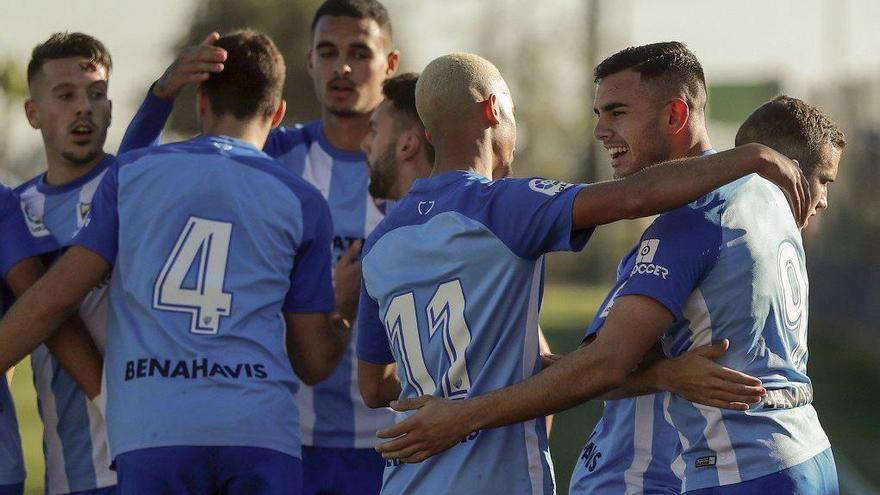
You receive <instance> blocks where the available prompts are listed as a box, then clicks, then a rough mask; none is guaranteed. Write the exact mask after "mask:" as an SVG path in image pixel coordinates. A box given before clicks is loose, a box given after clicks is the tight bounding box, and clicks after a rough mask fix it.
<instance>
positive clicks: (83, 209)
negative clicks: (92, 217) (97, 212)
mask: <svg viewBox="0 0 880 495" xmlns="http://www.w3.org/2000/svg"><path fill="white" fill-rule="evenodd" d="M91 210H92V204H91V203H80V204H79V208H78V209H77V212H78V213H79V222H80V223H82V222H83V220H84V219H85V218H86V217H87V216H89V212H90V211H91Z"/></svg>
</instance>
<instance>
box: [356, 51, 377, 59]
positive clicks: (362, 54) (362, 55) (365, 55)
mask: <svg viewBox="0 0 880 495" xmlns="http://www.w3.org/2000/svg"><path fill="white" fill-rule="evenodd" d="M354 58H355V59H357V60H369V59H371V58H373V54H372V53H371V52H370V51H369V50H355V52H354Z"/></svg>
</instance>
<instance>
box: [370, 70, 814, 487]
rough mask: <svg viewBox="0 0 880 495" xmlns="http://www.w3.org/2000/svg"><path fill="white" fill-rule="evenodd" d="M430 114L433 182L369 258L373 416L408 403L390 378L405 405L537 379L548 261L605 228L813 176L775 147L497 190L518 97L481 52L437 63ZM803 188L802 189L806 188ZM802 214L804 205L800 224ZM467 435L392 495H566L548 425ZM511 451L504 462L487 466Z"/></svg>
mask: <svg viewBox="0 0 880 495" xmlns="http://www.w3.org/2000/svg"><path fill="white" fill-rule="evenodd" d="M416 105H417V108H418V113H419V115H420V116H421V118H422V121H423V123H424V125H425V128H426V129H427V132H428V135H429V138H430V140H431V142H432V143H433V145H434V146H435V151H436V153H435V161H434V171H433V175H432V177H431V178H429V179H424V180H417V181H416V182H415V183H414V184H413V187H412V189H411V190H410V192H409V194H408V195H407V196H406V197H404V199H403V200H401V202H400V203H398V205H397V206H396V207H395V208H394V209H393V210H392V211H391V212H390V214H389V216H388V217H387V218H386V219H385V221H384V222H383V223H382V224H381V225H380V226H379V227H378V228H377V230H376V231H375V232H374V233H373V234H371V236H370V237H369V239H368V240H367V243H366V245H365V247H364V254H363V258H362V259H363V261H362V262H363V281H364V282H363V283H364V288H363V291H362V294H361V298H360V309H359V322H360V325H361V329H360V330H361V332H360V334H359V336H358V357H359V359H360V361H359V366H360V368H361V369H360V377H361V388H362V392H364V393H365V396H369V401H368V402H371V403H377V404H381V403H386V402H389V401H391V400H394V399H397V398H398V397H397V396H398V393H400V388H396V387H393V386H388V387H386V386H382V385H384V384H389V383H393V381H392V380H388V378H387V377H388V376H389V375H390V374H392V373H395V372H396V374H397V381H398V382H399V383H400V386H401V387H402V393H400V395H401V396H402V397H413V396H418V395H422V394H437V395H442V396H444V397H447V398H452V399H461V398H464V397H468V396H480V395H481V394H485V393H487V392H490V391H491V390H494V389H498V388H503V387H505V386H507V385H510V384H513V383H516V382H519V381H521V380H524V379H526V378H528V377H530V376H532V375H534V374H535V373H537V372H538V371H539V369H540V360H539V356H538V332H537V316H538V304H539V301H540V297H541V286H542V283H541V282H542V281H541V273H542V270H541V267H542V263H543V254H545V253H547V252H550V251H556V250H564V249H568V250H576V249H581V248H582V247H583V246H584V244H585V243H586V241H587V239H588V238H589V236H590V234H591V232H592V228H593V227H594V226H596V225H601V224H604V223H608V222H613V221H616V220H619V219H622V218H632V217H638V216H643V215H649V214H652V213H655V212H657V211H661V210H663V209H665V208H671V207H673V206H674V205H681V204H684V203H686V202H687V201H691V200H694V199H696V198H698V197H700V196H701V195H702V194H705V193H707V192H709V191H711V190H712V189H714V188H715V187H718V186H720V185H721V184H724V183H726V182H727V181H729V180H733V179H735V178H737V177H741V176H743V175H745V174H748V173H751V172H752V171H755V170H773V171H774V172H772V174H768V175H773V174H775V173H776V172H778V171H783V170H784V171H785V175H788V174H791V173H793V174H794V175H795V176H796V175H798V173H799V172H798V171H797V170H794V169H795V168H796V165H794V163H793V162H791V161H790V160H788V159H786V158H784V157H782V156H781V155H779V154H777V153H775V152H772V151H771V150H769V149H767V148H764V147H757V148H750V147H744V148H738V149H736V150H732V151H730V152H727V153H723V154H717V155H714V156H709V157H702V158H699V159H692V160H686V161H683V162H680V163H667V164H663V165H659V166H657V167H652V168H651V169H650V170H646V171H645V172H643V173H640V174H635V175H633V176H632V177H630V178H628V179H625V180H620V181H612V182H607V183H600V184H596V185H591V186H584V185H571V184H565V183H561V182H558V181H551V180H545V179H507V180H493V179H497V178H501V177H505V176H507V175H508V174H509V172H510V165H511V161H512V158H513V149H514V145H515V139H516V123H515V119H514V116H513V102H512V99H511V96H510V92H509V90H508V88H507V85H506V83H505V82H504V80H503V78H502V77H501V75H500V74H499V72H498V70H497V69H496V68H495V67H494V66H493V65H492V64H491V63H489V62H488V61H486V60H484V59H482V58H480V57H478V56H475V55H470V54H452V55H447V56H444V57H440V58H438V59H436V60H434V61H433V62H431V63H430V64H429V65H428V67H427V68H426V69H425V71H424V72H423V73H422V75H421V76H420V78H419V81H418V83H417V86H416ZM765 173H767V172H765ZM685 178H688V180H685ZM782 182H788V180H782ZM800 182H801V180H800V178H799V177H797V178H792V179H791V183H790V184H791V186H792V187H794V188H795V189H797V188H799V187H800V186H798V185H795V183H797V184H800ZM780 195H781V193H780ZM802 210H803V211H805V209H803V208H801V207H800V206H798V207H795V211H796V212H797V213H798V215H799V217H803V216H804V215H802ZM786 214H787V215H789V219H790V216H791V215H790V213H788V212H786ZM656 340H657V339H656V337H655V341H656ZM557 366H558V363H557V364H554V365H552V366H550V367H549V370H553V369H554V368H556V367H557ZM583 376H586V375H582V376H581V378H582V377H583ZM371 384H373V385H372V386H371ZM420 400H421V401H425V400H426V399H425V398H422V399H420ZM477 401H479V397H478V398H477V399H475V400H473V401H464V402H465V403H466V404H468V405H469V404H470V403H474V402H476V403H477V404H479V403H480V402H477ZM452 402H453V403H458V402H459V401H452ZM441 404H443V405H445V402H441ZM447 407H448V406H447ZM534 417H538V415H535V416H534ZM461 419H463V420H465V421H468V422H469V421H471V420H472V418H471V417H470V416H464V417H462V418H461ZM523 419H524V420H525V419H528V418H523ZM411 424H412V422H411V421H404V422H403V423H401V424H400V425H397V427H394V428H391V429H390V430H392V431H395V430H400V429H401V428H399V427H400V426H401V425H403V428H406V427H407V426H409V425H411ZM467 427H469V425H467ZM460 429H461V428H460V426H456V427H453V428H452V430H455V431H457V432H458V431H460ZM420 433H422V434H423V432H420ZM432 433H434V432H433V430H432ZM444 434H445V432H437V435H439V436H443V435H444ZM453 435H454V436H455V437H456V438H455V440H454V443H455V444H459V445H458V447H457V448H456V449H453V450H451V451H449V452H446V453H444V454H442V455H440V456H438V457H436V458H434V459H430V460H428V461H427V462H425V463H422V464H418V465H406V464H401V463H399V462H393V461H392V462H389V463H388V464H387V465H386V466H387V467H386V471H385V477H384V484H383V491H384V492H387V493H404V492H407V493H408V492H417V491H428V492H432V493H456V492H459V491H469V492H473V493H502V492H510V493H522V492H526V491H528V492H532V493H534V492H550V491H552V490H553V475H552V467H551V466H550V460H549V452H548V450H547V438H546V431H545V427H544V422H543V421H536V420H530V421H526V422H524V423H519V424H513V425H511V426H507V427H504V428H497V429H490V430H486V429H483V430H481V429H480V428H469V429H468V430H467V431H466V432H465V433H464V434H458V433H453ZM395 436H396V435H395ZM407 440H408V439H407V437H406V436H405V437H403V438H402V439H398V440H396V441H395V442H398V443H400V442H406V441H407ZM451 445H452V443H450V444H447V445H446V447H448V446H451ZM393 446H394V444H393V443H392V445H391V447H393ZM387 447H388V446H386V448H387ZM422 447H424V444H421V443H420V442H416V443H415V444H414V445H412V446H411V447H405V448H404V452H403V453H402V455H400V454H401V453H400V452H392V453H396V454H398V455H395V457H397V458H402V459H404V460H414V459H411V458H410V456H411V455H413V454H418V453H420V452H421V450H420V449H421V448H422ZM392 450H393V449H392ZM499 453H503V455H504V460H503V461H502V462H487V459H496V458H497V456H498V455H499ZM415 460H422V459H415Z"/></svg>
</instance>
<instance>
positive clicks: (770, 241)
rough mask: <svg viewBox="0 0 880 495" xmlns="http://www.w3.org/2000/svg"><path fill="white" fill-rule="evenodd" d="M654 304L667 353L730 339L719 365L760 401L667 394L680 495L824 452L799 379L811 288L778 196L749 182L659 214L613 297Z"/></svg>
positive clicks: (824, 441)
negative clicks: (717, 403) (752, 380)
mask: <svg viewBox="0 0 880 495" xmlns="http://www.w3.org/2000/svg"><path fill="white" fill-rule="evenodd" d="M630 294H639V295H645V296H648V297H651V298H653V299H655V300H656V301H658V302H659V303H661V304H663V305H664V306H665V307H666V308H667V309H669V311H670V313H672V315H673V316H674V317H675V323H674V324H673V325H672V326H671V327H670V329H669V330H668V331H667V332H666V333H665V334H664V336H663V338H662V339H661V343H662V344H663V348H664V351H665V352H666V354H667V355H669V356H671V357H675V356H679V355H681V354H683V353H684V352H687V351H688V350H690V349H692V348H694V347H697V346H701V345H705V344H709V343H717V342H720V341H721V340H722V339H725V338H726V339H729V340H730V350H729V351H728V352H727V353H726V354H725V355H724V356H723V357H722V358H721V359H720V360H719V362H720V363H721V364H723V365H725V366H728V367H730V368H733V369H737V370H740V371H743V372H744V373H748V374H750V375H752V376H755V377H757V378H759V379H761V381H762V382H763V384H764V387H765V388H766V389H767V390H768V395H767V398H766V399H765V400H764V401H763V402H762V403H761V404H760V405H758V406H757V407H752V408H751V409H749V410H748V411H744V412H742V411H729V410H721V409H717V408H712V407H706V406H702V405H697V404H694V403H691V402H689V401H687V400H685V399H683V398H681V397H678V396H675V395H666V396H665V397H664V402H665V411H666V412H665V416H666V417H667V418H668V419H669V420H670V422H671V423H672V424H673V426H675V428H676V429H677V431H678V432H679V439H680V441H681V444H682V448H683V451H682V455H681V457H682V462H683V467H684V484H683V486H682V491H688V490H695V489H700V488H707V487H713V486H723V485H731V484H735V483H739V482H741V481H747V480H751V479H756V478H759V477H761V476H765V475H768V474H772V473H775V472H778V471H781V470H784V469H787V468H789V467H792V466H794V465H797V464H799V463H801V462H804V461H806V460H808V459H810V458H812V457H813V456H815V455H817V454H819V453H820V452H822V451H824V450H825V449H827V448H829V446H830V444H829V441H828V437H827V436H826V435H825V433H824V431H823V430H822V427H821V425H820V424H819V420H818V417H817V415H816V411H815V409H814V408H813V406H812V405H811V404H810V402H811V401H812V386H811V383H810V379H809V378H808V377H807V375H806V363H807V342H806V338H807V309H808V282H807V274H806V268H805V265H804V251H803V246H802V242H801V236H800V231H799V230H798V228H797V226H796V225H795V222H794V219H793V218H792V216H791V213H790V211H789V208H788V205H787V203H786V200H785V197H784V195H783V193H782V191H781V190H779V189H778V188H777V187H776V186H774V185H772V184H771V183H769V182H767V181H765V180H764V179H762V178H760V177H758V176H756V175H751V176H747V177H745V178H742V179H740V180H738V181H736V182H733V183H731V184H728V185H727V186H724V187H722V188H720V189H718V190H716V191H715V192H713V193H711V194H709V195H706V196H704V197H703V198H701V199H700V200H698V201H696V202H694V203H691V204H690V205H687V206H684V207H681V208H678V209H676V210H672V211H670V212H667V213H665V214H663V215H661V216H659V217H658V218H657V219H656V220H655V221H654V222H653V223H652V224H651V226H650V227H649V228H648V229H647V230H646V231H645V233H644V234H643V235H642V238H641V241H640V243H639V248H638V252H637V253H636V258H635V260H634V266H633V268H632V271H631V272H630V275H629V277H628V278H627V280H626V281H625V282H624V283H623V284H622V286H621V287H620V288H619V290H617V295H616V297H621V296H624V295H630Z"/></svg>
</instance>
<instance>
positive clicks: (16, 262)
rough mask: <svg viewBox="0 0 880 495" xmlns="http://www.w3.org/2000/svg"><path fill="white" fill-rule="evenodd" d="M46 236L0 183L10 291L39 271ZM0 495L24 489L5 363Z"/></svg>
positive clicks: (1, 254) (1, 235)
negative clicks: (35, 230) (28, 220)
mask: <svg viewBox="0 0 880 495" xmlns="http://www.w3.org/2000/svg"><path fill="white" fill-rule="evenodd" d="M55 247H56V246H55V243H54V242H52V240H51V239H50V238H48V237H45V236H43V237H35V236H34V235H33V234H32V233H31V231H30V230H29V229H28V227H27V226H26V225H25V220H24V216H23V215H22V210H21V207H20V205H19V201H18V198H17V197H16V196H15V194H14V193H13V192H12V191H11V190H10V189H9V188H7V187H5V186H0V274H2V276H3V281H4V282H5V283H6V287H8V288H9V289H10V290H11V292H12V293H13V294H16V295H18V294H21V293H22V292H24V291H25V289H27V287H29V286H30V285H31V284H32V283H33V282H34V281H36V280H37V279H38V278H39V277H40V275H42V273H43V268H42V264H41V263H40V261H39V258H37V256H38V255H40V254H43V253H45V252H49V251H51V250H53V249H55ZM6 287H4V288H3V289H4V290H3V292H4V294H3V297H2V300H0V311H2V310H5V309H6V306H7V303H8V302H9V301H8V298H7V297H6ZM0 371H2V376H0V495H21V494H22V493H23V492H24V479H25V470H24V460H23V459H22V455H21V438H20V437H19V435H18V422H17V421H16V418H15V407H14V406H13V404H12V396H11V395H10V393H9V387H8V384H7V376H6V367H2V368H0Z"/></svg>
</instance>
